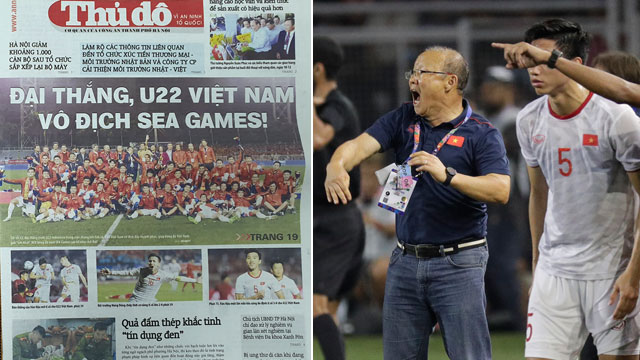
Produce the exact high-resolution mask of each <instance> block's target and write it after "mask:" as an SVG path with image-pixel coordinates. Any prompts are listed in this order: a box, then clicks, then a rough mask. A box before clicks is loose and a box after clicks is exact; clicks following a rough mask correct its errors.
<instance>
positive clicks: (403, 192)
mask: <svg viewBox="0 0 640 360" xmlns="http://www.w3.org/2000/svg"><path fill="white" fill-rule="evenodd" d="M409 171H411V170H409ZM402 172H403V171H402V170H401V168H400V169H398V170H392V171H391V173H390V174H389V177H388V178H387V182H386V183H385V185H384V189H383V190H382V193H381V194H380V199H378V206H380V207H381V208H383V209H386V210H389V211H392V212H394V213H396V214H404V212H405V210H406V209H407V205H408V204H409V200H410V199H411V195H413V190H414V189H415V187H416V184H417V181H418V178H414V177H412V176H411V175H410V174H411V173H409V178H410V181H407V179H405V178H406V174H403V173H402ZM403 175H404V176H403Z"/></svg>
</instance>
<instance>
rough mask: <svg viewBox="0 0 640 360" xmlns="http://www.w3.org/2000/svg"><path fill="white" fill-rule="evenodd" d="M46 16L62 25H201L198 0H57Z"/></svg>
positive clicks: (201, 8) (200, 3) (201, 17)
mask: <svg viewBox="0 0 640 360" xmlns="http://www.w3.org/2000/svg"><path fill="white" fill-rule="evenodd" d="M49 20H50V21H51V22H52V23H53V24H55V25H58V26H62V27H89V28H91V27H116V28H124V27H178V28H180V27H203V26H204V15H203V7H202V1H201V0H145V1H139V0H136V1H132V0H120V1H113V0H58V1H56V2H54V3H53V4H51V6H50V7H49Z"/></svg>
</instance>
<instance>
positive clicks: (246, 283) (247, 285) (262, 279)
mask: <svg viewBox="0 0 640 360" xmlns="http://www.w3.org/2000/svg"><path fill="white" fill-rule="evenodd" d="M246 254H247V257H246V261H247V267H248V268H249V271H247V272H246V273H244V274H242V275H240V276H238V279H236V288H235V291H236V300H262V299H271V294H272V293H273V295H275V297H276V298H278V299H284V294H283V293H282V290H278V280H276V278H275V277H274V276H273V275H271V273H269V272H266V271H262V269H261V268H260V264H262V254H260V252H259V251H258V250H256V249H249V250H247V251H246Z"/></svg>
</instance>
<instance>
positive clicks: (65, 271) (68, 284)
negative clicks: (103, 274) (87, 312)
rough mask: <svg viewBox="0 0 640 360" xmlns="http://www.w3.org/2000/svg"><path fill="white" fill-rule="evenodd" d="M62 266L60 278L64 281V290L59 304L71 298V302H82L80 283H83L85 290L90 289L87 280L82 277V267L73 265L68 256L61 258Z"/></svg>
mask: <svg viewBox="0 0 640 360" xmlns="http://www.w3.org/2000/svg"><path fill="white" fill-rule="evenodd" d="M60 265H62V269H61V270H60V278H61V279H62V285H64V288H63V289H62V293H61V294H60V297H59V298H58V301H57V302H64V300H65V299H66V298H69V299H70V300H71V302H78V301H80V281H82V284H84V287H85V288H89V285H87V279H86V278H85V277H84V275H82V270H81V269H80V266H78V265H76V264H72V263H71V261H69V258H68V257H67V256H66V255H65V256H62V257H61V258H60Z"/></svg>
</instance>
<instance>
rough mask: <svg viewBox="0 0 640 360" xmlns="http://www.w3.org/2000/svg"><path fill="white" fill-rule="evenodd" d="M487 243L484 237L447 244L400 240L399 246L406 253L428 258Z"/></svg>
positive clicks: (455, 252)
mask: <svg viewBox="0 0 640 360" xmlns="http://www.w3.org/2000/svg"><path fill="white" fill-rule="evenodd" d="M486 243H487V239H486V238H482V239H479V240H470V241H465V240H462V241H461V242H459V243H455V244H447V245H431V244H420V245H411V244H403V243H401V242H400V241H398V247H399V248H400V249H401V250H402V251H403V252H404V253H405V254H409V255H413V256H415V257H417V258H419V259H428V258H434V257H441V256H447V255H452V254H457V253H459V252H460V251H462V250H468V249H473V248H477V247H480V246H484V245H485V244H486Z"/></svg>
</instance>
